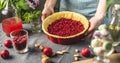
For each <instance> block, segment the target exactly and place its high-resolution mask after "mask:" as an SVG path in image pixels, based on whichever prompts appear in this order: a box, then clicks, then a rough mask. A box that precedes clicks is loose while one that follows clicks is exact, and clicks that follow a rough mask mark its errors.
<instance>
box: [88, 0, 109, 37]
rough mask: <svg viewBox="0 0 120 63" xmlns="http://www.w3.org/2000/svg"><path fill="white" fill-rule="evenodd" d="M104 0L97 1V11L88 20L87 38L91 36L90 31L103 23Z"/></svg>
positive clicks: (104, 14) (104, 13)
mask: <svg viewBox="0 0 120 63" xmlns="http://www.w3.org/2000/svg"><path fill="white" fill-rule="evenodd" d="M106 9H107V8H106V0H99V4H98V7H97V11H96V13H95V15H94V16H93V17H92V18H91V19H90V20H89V22H90V28H89V29H88V32H87V34H88V36H91V35H89V34H91V32H92V31H94V30H95V29H96V28H97V27H98V26H99V25H100V24H101V22H102V21H103V19H104V17H105V16H106Z"/></svg>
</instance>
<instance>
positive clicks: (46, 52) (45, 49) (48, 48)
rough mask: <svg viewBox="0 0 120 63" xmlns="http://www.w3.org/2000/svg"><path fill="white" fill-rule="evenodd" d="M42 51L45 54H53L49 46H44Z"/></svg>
mask: <svg viewBox="0 0 120 63" xmlns="http://www.w3.org/2000/svg"><path fill="white" fill-rule="evenodd" d="M43 53H44V54H45V55H47V56H52V54H53V52H52V49H51V48H50V47H46V48H44V49H43Z"/></svg>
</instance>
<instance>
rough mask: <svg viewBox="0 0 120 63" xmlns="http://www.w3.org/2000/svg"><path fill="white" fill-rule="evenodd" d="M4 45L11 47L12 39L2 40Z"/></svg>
mask: <svg viewBox="0 0 120 63" xmlns="http://www.w3.org/2000/svg"><path fill="white" fill-rule="evenodd" d="M4 46H6V47H7V48H11V47H12V41H11V40H5V41H4Z"/></svg>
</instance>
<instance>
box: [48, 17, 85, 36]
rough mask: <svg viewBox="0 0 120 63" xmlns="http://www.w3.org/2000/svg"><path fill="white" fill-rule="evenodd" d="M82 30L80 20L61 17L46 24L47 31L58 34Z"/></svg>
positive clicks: (70, 33) (62, 34)
mask: <svg viewBox="0 0 120 63" xmlns="http://www.w3.org/2000/svg"><path fill="white" fill-rule="evenodd" d="M83 30H84V26H83V24H82V23H81V22H80V21H76V20H72V19H68V18H61V19H58V20H56V21H55V22H53V23H52V24H50V25H49V26H48V32H49V33H51V34H54V35H59V36H70V35H74V34H77V33H80V32H81V31H83Z"/></svg>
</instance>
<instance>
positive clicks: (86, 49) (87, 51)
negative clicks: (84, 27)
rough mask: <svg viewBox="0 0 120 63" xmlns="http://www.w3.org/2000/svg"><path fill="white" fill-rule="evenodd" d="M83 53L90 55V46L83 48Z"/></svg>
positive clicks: (83, 54)
mask: <svg viewBox="0 0 120 63" xmlns="http://www.w3.org/2000/svg"><path fill="white" fill-rule="evenodd" d="M81 54H82V56H85V57H87V56H90V50H89V49H88V48H82V50H81Z"/></svg>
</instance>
